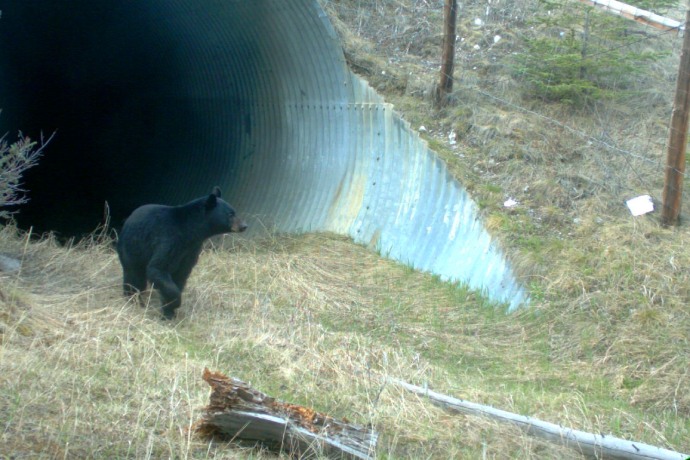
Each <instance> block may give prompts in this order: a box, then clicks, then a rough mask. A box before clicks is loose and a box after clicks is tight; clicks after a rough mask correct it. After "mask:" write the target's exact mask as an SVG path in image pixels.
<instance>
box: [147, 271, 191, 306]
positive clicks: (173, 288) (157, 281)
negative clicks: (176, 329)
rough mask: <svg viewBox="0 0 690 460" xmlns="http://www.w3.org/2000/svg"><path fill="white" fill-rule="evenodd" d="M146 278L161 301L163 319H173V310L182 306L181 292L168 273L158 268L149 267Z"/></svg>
mask: <svg viewBox="0 0 690 460" xmlns="http://www.w3.org/2000/svg"><path fill="white" fill-rule="evenodd" d="M146 276H147V278H148V279H149V281H150V282H151V284H153V287H154V288H155V289H156V290H157V291H158V292H159V293H160V295H161V298H162V300H163V316H164V317H165V319H173V318H174V317H175V310H177V309H178V308H180V305H181V304H182V291H180V288H178V287H177V285H176V284H175V283H174V282H173V280H172V277H171V276H170V273H168V272H165V271H163V270H161V269H159V268H156V267H153V266H149V267H148V268H147V269H146Z"/></svg>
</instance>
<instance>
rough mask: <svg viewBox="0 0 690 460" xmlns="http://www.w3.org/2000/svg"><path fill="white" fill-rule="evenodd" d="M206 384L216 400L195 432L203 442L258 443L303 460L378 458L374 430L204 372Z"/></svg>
mask: <svg viewBox="0 0 690 460" xmlns="http://www.w3.org/2000/svg"><path fill="white" fill-rule="evenodd" d="M203 379H204V380H205V381H206V382H207V383H208V384H209V385H210V386H211V396H210V402H209V405H208V406H207V407H206V408H205V414H204V415H203V416H202V418H201V419H200V420H199V421H198V422H197V423H196V424H195V426H194V429H195V431H196V433H197V434H199V435H201V436H205V437H220V438H223V439H231V440H242V441H250V442H256V443H260V444H261V445H263V446H265V447H267V448H269V449H273V450H279V451H287V452H289V453H291V454H293V455H297V456H299V457H300V458H301V457H303V456H307V457H309V456H312V455H314V456H316V455H318V456H327V457H332V458H352V459H369V458H372V456H373V455H374V449H375V447H376V441H377V437H378V435H377V434H376V433H375V432H374V431H373V430H372V429H370V428H367V427H361V426H358V425H355V424H351V423H349V422H348V421H347V420H345V419H343V420H337V419H335V418H333V417H330V416H328V415H324V414H320V413H318V412H316V411H314V410H313V409H310V408H307V407H303V406H298V405H295V404H289V403H285V402H280V401H277V400H276V399H274V398H272V397H270V396H268V395H266V394H264V393H262V392H260V391H258V390H256V389H254V388H251V387H250V386H249V385H248V384H246V383H245V382H243V381H241V380H238V379H235V378H232V377H227V376H225V375H223V374H221V373H219V372H211V371H209V370H208V369H204V374H203Z"/></svg>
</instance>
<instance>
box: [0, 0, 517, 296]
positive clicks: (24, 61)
mask: <svg viewBox="0 0 690 460" xmlns="http://www.w3.org/2000/svg"><path fill="white" fill-rule="evenodd" d="M0 39H1V40H2V42H1V43H0V81H1V82H2V84H1V85H0V108H1V109H2V113H1V114H0V132H2V133H9V134H8V135H9V136H14V134H15V133H16V132H17V131H18V130H22V131H23V132H24V133H26V134H29V135H31V136H32V137H36V136H37V134H38V133H40V132H43V133H44V134H45V135H49V134H50V133H52V132H53V131H56V136H55V138H54V140H53V141H52V142H51V144H50V146H49V149H48V150H47V151H46V154H45V156H44V158H42V160H41V162H40V164H39V166H37V167H36V168H35V169H33V170H30V171H29V173H28V174H27V176H26V183H25V185H26V188H27V189H28V190H30V198H31V202H30V203H29V204H28V205H27V206H25V207H23V208H22V210H21V213H19V214H18V222H19V224H20V226H21V227H23V228H28V227H29V226H33V228H34V229H35V230H37V231H41V232H42V231H48V230H52V231H56V232H58V233H61V234H63V235H66V236H70V235H80V234H83V233H88V232H91V231H92V230H94V229H95V228H96V227H97V226H98V225H99V224H100V223H101V222H102V217H103V209H104V203H105V202H106V201H107V202H108V205H109V209H110V214H111V217H112V224H113V225H114V226H115V227H117V226H118V225H119V224H120V223H121V222H122V220H123V219H124V218H125V217H126V216H127V215H128V213H129V212H131V210H132V209H134V208H135V207H137V206H139V205H141V204H144V203H151V202H157V203H168V204H178V203H183V202H185V201H187V200H189V199H192V198H194V197H197V196H200V195H202V194H205V193H208V191H209V190H210V188H211V187H212V186H213V185H219V186H220V187H221V188H222V189H223V192H224V196H225V197H227V199H228V201H230V202H231V203H232V204H233V205H234V206H235V207H236V208H237V210H238V211H239V212H240V213H241V214H242V215H244V216H245V217H246V218H247V219H248V220H249V223H250V227H253V228H255V229H256V228H269V229H275V230H277V231H281V232H306V231H332V232H337V233H341V234H345V235H349V236H350V237H352V238H353V240H355V241H356V242H359V243H362V244H367V245H369V246H370V247H372V248H373V249H375V250H377V251H378V252H380V253H381V254H382V255H384V256H387V257H391V258H393V259H396V260H399V261H401V262H403V263H406V264H409V265H411V266H413V267H415V268H417V269H420V270H425V271H430V272H433V273H437V274H439V275H440V276H441V277H442V278H444V279H449V280H458V281H462V282H464V283H467V284H468V285H469V286H470V287H473V288H476V289H481V290H483V291H485V292H486V293H487V294H488V295H489V297H491V298H494V299H495V300H498V301H501V302H507V303H509V304H510V306H511V308H516V307H517V306H518V305H520V304H521V303H523V302H524V301H525V293H524V291H523V289H522V288H521V287H520V285H519V284H518V283H517V281H516V280H515V278H514V276H513V274H512V272H511V269H510V266H509V264H508V263H507V261H506V260H505V258H504V256H503V254H502V252H501V251H500V248H498V247H497V246H496V244H495V243H494V241H493V240H492V238H491V237H490V235H489V234H488V233H487V232H486V231H485V230H484V228H483V226H482V224H481V222H480V220H479V217H478V211H477V209H476V205H475V204H474V203H473V202H472V200H471V199H470V198H469V196H468V195H467V193H466V191H465V190H464V188H463V187H462V185H461V184H459V183H458V182H457V181H456V180H455V179H454V178H453V177H451V175H450V174H449V173H448V172H447V170H446V167H445V165H444V164H443V162H442V161H440V160H439V159H438V158H437V157H436V155H435V154H434V153H433V152H431V151H430V150H429V149H428V146H427V145H426V143H425V142H424V141H422V140H421V139H419V137H418V135H417V134H416V133H414V132H413V131H412V130H411V129H410V128H409V126H408V125H407V123H406V122H404V121H403V120H402V119H401V118H400V117H399V116H397V115H396V114H395V112H394V110H393V109H392V107H391V106H390V105H389V104H386V103H385V101H383V99H382V98H381V97H380V96H379V95H377V94H376V93H375V91H373V90H372V89H371V88H370V87H369V86H368V85H367V83H366V82H364V81H362V80H360V79H359V78H358V77H356V76H355V75H354V74H352V73H351V72H350V71H349V69H348V68H347V65H346V63H345V59H344V56H343V52H342V48H341V46H340V43H339V42H338V38H337V35H336V33H335V31H334V30H333V28H332V26H331V24H330V23H329V21H328V19H327V17H326V14H325V13H324V12H323V10H322V9H321V7H320V6H319V4H318V2H317V0H290V1H286V0H224V1H218V0H147V1H146V2H135V1H130V0H122V1H117V2H94V1H93V0H73V1H72V2H70V4H69V6H65V5H63V4H61V3H60V2H53V1H48V0H22V1H21V2H19V1H17V2H10V3H9V4H8V5H3V7H2V19H0Z"/></svg>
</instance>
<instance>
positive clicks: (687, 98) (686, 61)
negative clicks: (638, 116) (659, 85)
mask: <svg viewBox="0 0 690 460" xmlns="http://www.w3.org/2000/svg"><path fill="white" fill-rule="evenodd" d="M689 24H690V7H688V10H687V11H686V15H685V35H684V37H683V50H682V51H681V53H680V66H679V68H678V81H677V82H676V95H675V99H674V101H673V114H672V115H671V128H670V132H669V140H668V152H667V155H666V174H665V180H664V193H663V202H662V209H661V222H662V223H663V224H664V225H677V224H678V221H679V217H680V208H681V201H682V193H683V179H684V178H685V151H686V147H687V142H688V109H689V106H690V29H689V28H688V25H689Z"/></svg>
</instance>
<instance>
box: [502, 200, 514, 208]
mask: <svg viewBox="0 0 690 460" xmlns="http://www.w3.org/2000/svg"><path fill="white" fill-rule="evenodd" d="M517 205H518V202H517V201H515V200H514V199H513V198H508V199H507V200H505V201H504V202H503V206H505V207H506V208H512V207H514V206H517Z"/></svg>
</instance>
